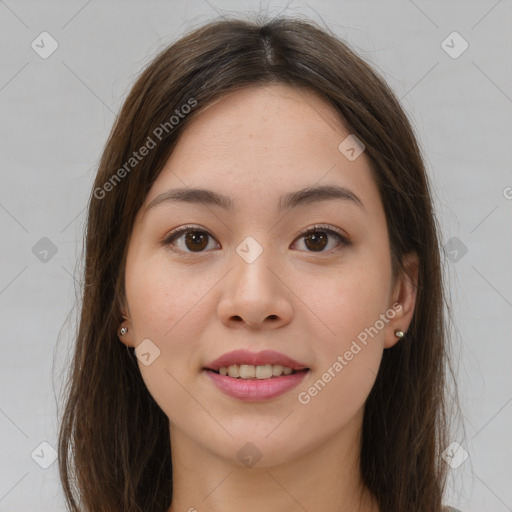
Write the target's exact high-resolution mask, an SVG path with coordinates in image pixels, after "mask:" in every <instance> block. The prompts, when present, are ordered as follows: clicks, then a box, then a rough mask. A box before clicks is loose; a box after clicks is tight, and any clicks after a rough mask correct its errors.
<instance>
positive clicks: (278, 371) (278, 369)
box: [272, 364, 283, 377]
mask: <svg viewBox="0 0 512 512" xmlns="http://www.w3.org/2000/svg"><path fill="white" fill-rule="evenodd" d="M282 373H283V367H282V366H281V365H280V364H273V365H272V375H273V376H274V377H279V375H281V374H282Z"/></svg>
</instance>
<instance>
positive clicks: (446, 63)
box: [0, 0, 512, 512]
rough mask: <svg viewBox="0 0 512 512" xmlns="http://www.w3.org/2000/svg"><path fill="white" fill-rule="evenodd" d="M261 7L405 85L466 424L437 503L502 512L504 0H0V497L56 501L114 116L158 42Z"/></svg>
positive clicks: (506, 222) (49, 505)
mask: <svg viewBox="0 0 512 512" xmlns="http://www.w3.org/2000/svg"><path fill="white" fill-rule="evenodd" d="M258 11H263V12H266V11H268V13H269V14H271V15H272V14H277V13H279V12H283V13H287V14H289V15H299V14H302V15H305V16H308V17H311V18H313V19H314V20H317V21H320V22H322V20H325V22H326V23H327V24H328V25H329V27H331V28H332V29H333V30H334V31H335V32H336V33H337V34H338V35H340V36H341V37H343V38H345V40H346V41H347V42H348V43H349V44H350V45H352V46H353V47H354V48H355V49H356V50H357V51H359V52H360V54H361V55H362V56H363V57H364V58H366V59H367V60H368V61H370V63H372V64H373V65H374V66H375V68H376V69H377V70H378V71H379V72H380V73H381V74H382V75H383V76H384V78H385V79H386V80H387V81H388V83H389V84H390V86H391V87H392V88H393V90H394V91H395V92H396V94H397V96H398V97H399V98H400V99H401V100H402V104H403V106H404V108H405V110H406V111H407V113H408V114H409V116H410V118H411V120H412V122H413V124H414V127H415V130H416V132H417V135H418V138H419V140H420V144H421V146H422V148H423V151H424V154H425V158H426V163H427V166H428V169H429V172H430V174H431V176H432V180H433V182H434V185H435V201H436V208H437V212H438V215H439V219H440V223H441V226H442V238H443V243H444V244H446V243H448V246H447V247H448V250H447V251H445V253H446V256H447V259H446V270H447V273H448V277H449V281H448V286H449V290H450V295H451V300H452V304H453V322H454V326H455V334H456V336H455V337H454V340H453V353H454V356H455V361H456V370H457V375H456V376H457V382H458V385H459V391H460V394H461V400H462V406H463V412H464V418H463V419H464V427H465V429H466V437H465V438H463V437H461V435H462V434H460V433H454V434H453V439H452V440H453V441H457V442H459V443H460V444H461V445H462V447H463V449H465V450H467V452H468V453H469V458H468V459H467V460H466V461H465V462H464V463H463V464H461V465H460V466H458V467H457V468H455V469H452V470H451V478H450V485H449V495H448V496H447V500H446V501H447V503H449V504H451V505H452V506H457V507H458V508H461V509H462V510H463V511H465V512H466V511H467V512H471V511H475V512H476V511H493V512H501V511H507V510H509V511H510V510H512V486H511V485H510V482H511V478H512V460H511V455H512V446H511V445H512V443H511V439H510V432H511V430H512V429H511V425H512V403H511V402H512V385H511V384H512V376H511V372H510V364H511V362H512V343H510V336H509V333H510V330H511V328H512V315H511V312H512V270H511V266H510V256H511V252H512V251H511V249H512V237H511V236H510V234H511V230H510V227H511V226H510V224H511V222H510V221H511V212H512V199H511V198H512V188H511V187H512V173H511V172H510V164H511V156H510V149H509V148H510V141H511V140H512V138H511V135H512V133H511V132H512V116H511V113H512V88H511V84H512V66H511V62H512V61H511V59H510V56H511V55H512V53H511V47H512V30H511V25H510V21H511V14H512V6H511V2H510V0H501V1H496V0H485V1H484V0H482V1H451V2H441V1H432V2H426V1H425V0H423V1H420V0H415V1H412V0H394V1H388V2H383V1H364V2H363V1H359V2H357V1H343V2H339V1H338V2H335V1H334V0H329V1H322V2H309V3H306V2H300V1H295V2H289V3H288V4H286V3H282V2H271V3H270V5H269V4H268V2H267V1H262V2H261V4H260V2H255V1H253V2H251V1H245V2H235V1H232V2H220V1H218V2H213V1H206V0H194V1H187V2H177V1H167V2H163V1H157V0H154V1H148V2H142V1H132V2H127V1H125V2H116V1H109V2H106V1H103V2H100V1H98V0H92V1H86V0H73V1H66V2H64V1H62V2H56V1H46V2H36V1H31V2H30V1H16V0H5V1H2V0H0V41H1V46H0V47H1V63H2V65H1V69H0V105H1V115H0V130H1V135H0V145H1V150H2V153H1V155H2V156H1V167H0V177H1V182H0V183H1V187H0V229H1V231H0V234H1V244H0V319H1V320H0V321H1V324H0V325H1V327H2V335H1V348H2V350H1V353H2V357H1V359H0V366H1V377H0V378H1V388H0V389H1V394H0V433H1V438H0V446H1V457H0V511H27V510H33V511H50V510H51V511H57V510H64V506H63V500H62V493H61V490H60V483H59V479H58V473H57V464H56V463H53V464H51V462H52V451H51V450H52V448H51V447H53V448H55V447H56V439H57V415H56V414H57V408H56V401H57V400H58V397H59V393H60V389H61V378H62V372H63V371H64V370H65V367H66V362H67V360H68V358H69V346H70V339H71V333H72V332H73V326H74V323H73V322H74V318H75V315H76V312H74V311H73V304H74V301H75V280H74V277H73V276H74V275H77V274H76V272H77V270H78V267H77V264H78V261H79V258H80V253H81V242H82V235H83V228H84V226H83V224H84V219H85V215H84V213H85V212H84V208H85V206H86V203H87V198H88V194H89V190H90V187H91V185H92V180H93V176H94V173H95V168H96V166H97V164H98V161H99V158H100V155H101V151H102V148H103V145H104V143H105V141H106V138H107V136H108V133H109V131H110V128H111V126H112V122H113V120H114V118H115V113H116V112H117V111H118V109H119V107H120V106H121V104H122V101H123V99H124V98H125V96H126V94H127V92H128V90H129V87H130V84H132V83H133V80H134V79H135V78H136V76H137V74H138V72H139V71H140V69H141V67H142V66H143V65H144V64H145V63H147V62H148V61H149V60H150V59H151V57H152V56H153V55H154V53H155V52H156V51H157V50H158V49H159V48H161V46H162V45H165V44H167V43H169V42H171V41H172V40H175V39H177V38H178V37H179V36H180V35H181V34H183V33H184V32H185V31H188V30H190V29H192V28H195V27H197V26H199V25H201V24H203V23H204V22H206V21H208V20H210V19H212V18H214V17H217V16H218V14H229V13H234V12H236V13H247V14H250V13H251V12H258ZM43 31H47V32H48V33H50V34H51V36H52V37H53V38H54V39H55V40H56V41H57V43H58V45H59V46H58V49H57V50H56V51H55V52H54V53H53V54H52V55H51V56H49V57H48V58H47V59H43V58H41V57H40V56H39V54H38V53H36V51H34V50H33V49H32V47H31V43H32V41H34V40H35V41H36V43H37V42H38V41H39V44H40V46H42V44H41V43H40V39H41V38H38V36H39V34H40V33H41V32H43ZM453 31H457V32H458V33H459V34H460V35H461V36H462V37H463V38H464V40H466V41H467V42H468V44H469V47H468V49H467V50H466V51H465V52H464V53H462V54H461V55H460V56H458V57H457V58H453V56H450V55H449V54H448V53H447V52H446V51H445V49H443V47H442V42H443V41H444V40H445V39H446V38H447V36H448V35H449V34H451V33H452V32H453ZM48 41H49V40H46V43H45V48H46V49H48V48H49V42H48ZM445 44H449V45H450V46H452V47H453V48H452V49H451V51H452V52H453V51H459V50H460V49H461V48H462V46H461V41H460V40H454V42H453V43H452V42H451V40H450V39H448V42H447V43H445ZM44 237H46V238H47V239H49V240H50V241H51V243H50V242H48V240H46V239H44V240H43V241H41V239H42V238H44ZM454 237H456V238H454ZM52 249H53V252H54V251H55V250H56V251H57V252H56V253H55V254H53V252H52ZM466 250H467V252H465V251H466ZM45 251H48V252H45ZM507 263H508V264H507ZM68 315H70V317H69V318H70V324H69V326H67V327H66V326H65V325H64V322H65V321H66V318H68ZM57 340H59V341H57ZM54 359H55V367H53V363H54ZM43 442H46V443H48V445H49V446H48V445H46V444H44V445H41V443H43ZM460 453H462V452H459V455H460ZM48 464H50V465H49V467H48V468H47V469H44V468H43V467H41V466H45V465H48Z"/></svg>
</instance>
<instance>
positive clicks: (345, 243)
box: [163, 224, 352, 256]
mask: <svg viewBox="0 0 512 512" xmlns="http://www.w3.org/2000/svg"><path fill="white" fill-rule="evenodd" d="M194 231H197V232H201V233H205V234H206V235H208V236H209V237H211V238H213V236H212V235H211V234H210V233H208V231H207V230H206V229H204V228H202V227H201V226H197V225H186V226H181V227H180V228H178V229H176V230H174V231H171V233H169V235H168V236H166V237H165V239H164V241H163V245H166V246H170V245H172V242H174V241H175V240H176V239H178V238H179V237H180V235H183V234H186V233H189V232H194ZM317 231H320V232H322V233H327V234H328V235H330V236H332V235H334V236H335V237H336V238H338V240H339V242H340V243H339V245H337V246H336V247H334V248H332V249H329V250H328V251H306V252H309V253H311V254H331V253H332V252H335V251H336V250H338V249H339V248H340V245H341V246H342V247H349V246H351V245H352V242H351V241H350V240H349V239H348V238H347V237H346V236H344V235H343V234H342V233H341V232H340V231H338V230H337V229H334V228H332V227H327V226H325V225H321V224H315V225H314V226H310V227H307V228H305V229H303V230H301V231H300V232H299V234H298V236H297V238H295V240H298V239H299V238H302V237H305V236H306V235H309V234H311V233H315V232H317ZM295 240H294V242H295ZM171 250H172V251H174V252H179V253H182V254H186V255H187V256H188V255H190V256H192V255H196V254H204V253H205V252H207V251H204V250H203V251H197V252H194V251H182V250H181V249H173V248H171Z"/></svg>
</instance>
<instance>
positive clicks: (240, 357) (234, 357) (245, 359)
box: [204, 350, 308, 380]
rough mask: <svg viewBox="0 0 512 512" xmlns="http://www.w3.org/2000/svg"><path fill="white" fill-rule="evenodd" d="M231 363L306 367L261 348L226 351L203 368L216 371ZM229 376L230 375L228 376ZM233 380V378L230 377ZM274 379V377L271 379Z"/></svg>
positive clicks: (298, 368)
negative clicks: (259, 350) (260, 349)
mask: <svg viewBox="0 0 512 512" xmlns="http://www.w3.org/2000/svg"><path fill="white" fill-rule="evenodd" d="M233 364H250V365H253V366H263V365H265V364H280V365H281V366H287V367H288V368H291V369H292V370H297V371H298V370H304V369H308V367H307V365H305V364H302V363H299V362H298V361H295V359H292V358H291V357H288V356H287V355H285V354H281V353H280V352H276V351H274V350H263V351H262V352H250V351H249V350H233V351H232V352H227V353H226V354H223V355H222V356H220V357H218V358H217V359H215V361H212V362H211V363H208V364H207V365H206V366H205V367H204V369H207V370H215V371H217V370H218V369H219V368H222V367H223V366H224V367H226V368H227V367H228V366H231V365H233ZM230 378H231V377H230ZM280 378H281V377H276V378H275V380H278V379H280ZM232 380H233V379H232ZM271 380H274V379H271Z"/></svg>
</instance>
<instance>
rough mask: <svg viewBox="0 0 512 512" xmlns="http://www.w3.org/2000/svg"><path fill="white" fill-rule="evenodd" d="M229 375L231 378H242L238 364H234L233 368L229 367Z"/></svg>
mask: <svg viewBox="0 0 512 512" xmlns="http://www.w3.org/2000/svg"><path fill="white" fill-rule="evenodd" d="M228 375H229V376H230V377H239V376H240V372H239V368H238V365H237V364H232V365H231V366H229V367H228Z"/></svg>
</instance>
